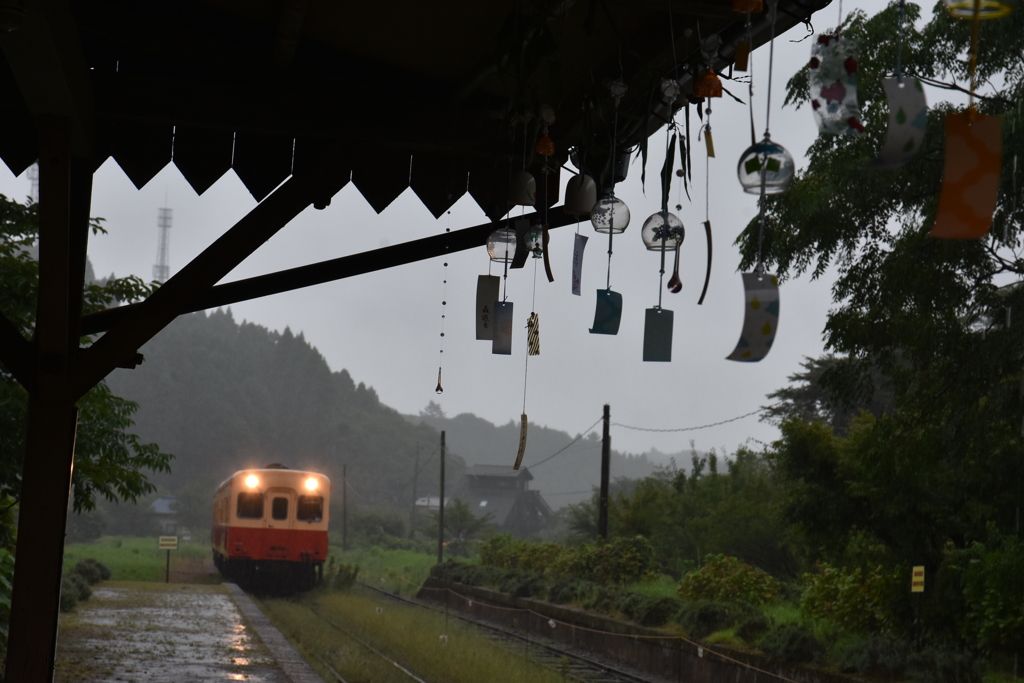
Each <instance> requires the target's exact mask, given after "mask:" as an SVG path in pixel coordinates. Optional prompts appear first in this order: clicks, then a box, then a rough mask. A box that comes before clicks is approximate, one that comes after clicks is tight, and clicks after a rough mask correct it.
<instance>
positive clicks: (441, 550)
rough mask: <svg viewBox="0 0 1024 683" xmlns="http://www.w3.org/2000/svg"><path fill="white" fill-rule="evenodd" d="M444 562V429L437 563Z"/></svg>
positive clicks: (442, 432)
mask: <svg viewBox="0 0 1024 683" xmlns="http://www.w3.org/2000/svg"><path fill="white" fill-rule="evenodd" d="M442 562H444V430H441V497H440V499H438V503H437V563H438V564H441V563H442Z"/></svg>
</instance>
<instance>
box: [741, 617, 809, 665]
mask: <svg viewBox="0 0 1024 683" xmlns="http://www.w3.org/2000/svg"><path fill="white" fill-rule="evenodd" d="M757 645H758V647H760V648H761V650H762V651H764V653H765V654H766V655H768V656H769V657H771V658H773V659H778V660H780V661H783V662H816V661H818V660H819V659H820V658H821V657H822V655H824V653H825V646H824V645H822V644H821V642H820V641H818V639H817V638H815V637H814V636H813V635H812V634H811V633H810V632H808V631H807V630H805V629H804V628H802V627H801V626H798V625H796V624H784V625H782V626H779V627H777V628H774V629H772V630H771V631H769V632H768V633H766V634H765V635H764V636H763V637H762V638H761V639H760V640H759V641H758V643H757Z"/></svg>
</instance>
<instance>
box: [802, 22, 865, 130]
mask: <svg viewBox="0 0 1024 683" xmlns="http://www.w3.org/2000/svg"><path fill="white" fill-rule="evenodd" d="M855 47H856V46H855V44H854V42H853V41H852V40H848V39H846V38H838V37H836V36H829V35H824V34H822V35H819V36H818V38H817V40H815V41H814V44H813V45H811V62H810V64H808V75H809V77H810V83H809V85H810V91H811V93H810V94H811V109H813V110H814V119H815V121H817V122H818V130H820V131H821V132H822V133H831V134H833V135H843V134H847V135H858V134H860V133H863V132H864V125H863V124H862V123H861V120H860V106H859V105H858V104H857V58H856V57H855V56H854V54H853V53H854V50H855Z"/></svg>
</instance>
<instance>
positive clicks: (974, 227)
mask: <svg viewBox="0 0 1024 683" xmlns="http://www.w3.org/2000/svg"><path fill="white" fill-rule="evenodd" d="M972 119H973V121H972ZM1001 126H1002V119H1000V117H998V116H984V115H982V114H978V113H971V112H964V113H962V114H946V165H945V166H944V168H943V171H942V196H941V197H940V198H939V210H938V213H937V214H936V216H935V227H933V228H932V231H931V232H930V233H929V235H931V236H932V237H941V238H945V239H954V240H966V239H976V238H978V237H984V236H985V235H987V234H988V231H989V228H990V227H991V226H992V214H994V213H995V210H996V199H997V198H998V196H999V172H1000V170H1001V168H1002V163H1003V136H1002V129H1001Z"/></svg>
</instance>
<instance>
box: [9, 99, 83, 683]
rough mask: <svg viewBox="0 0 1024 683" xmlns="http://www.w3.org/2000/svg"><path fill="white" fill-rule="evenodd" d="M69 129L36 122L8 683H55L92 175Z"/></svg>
mask: <svg viewBox="0 0 1024 683" xmlns="http://www.w3.org/2000/svg"><path fill="white" fill-rule="evenodd" d="M68 131H69V123H68V122H67V121H66V120H64V119H41V120H40V143H41V144H40V154H39V298H38V308H37V314H36V332H35V339H34V343H35V347H36V348H35V350H36V353H35V362H34V368H33V371H32V380H33V381H32V383H31V386H29V387H28V388H29V397H28V430H27V433H26V438H25V463H24V466H23V468H22V483H21V495H20V498H19V501H20V502H19V507H20V509H19V514H18V543H17V548H16V551H15V557H16V561H15V566H14V585H13V590H12V596H11V621H10V639H9V641H8V646H7V665H6V671H5V674H6V676H5V677H6V680H7V681H8V682H9V683H36V682H37V681H51V680H53V665H54V654H55V652H56V647H57V623H58V619H59V615H60V587H61V574H62V570H63V558H64V532H65V526H66V524H67V514H68V506H69V503H70V500H71V470H72V466H73V463H74V450H75V433H76V429H77V425H78V411H77V409H76V408H75V398H74V392H73V389H72V385H73V378H74V373H75V370H76V359H77V354H78V330H79V321H80V317H81V298H82V287H83V278H84V273H85V253H86V244H87V241H88V227H89V226H88V214H89V200H90V197H91V194H92V175H91V172H89V171H88V170H87V167H86V165H85V164H78V163H77V162H72V159H71V153H70V149H71V143H70V138H69V132H68Z"/></svg>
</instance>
